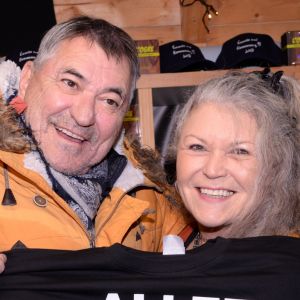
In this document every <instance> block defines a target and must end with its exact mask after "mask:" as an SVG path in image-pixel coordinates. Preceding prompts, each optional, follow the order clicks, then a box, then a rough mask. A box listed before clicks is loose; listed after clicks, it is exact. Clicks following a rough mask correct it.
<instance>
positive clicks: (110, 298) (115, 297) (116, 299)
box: [105, 293, 246, 300]
mask: <svg viewBox="0 0 300 300" xmlns="http://www.w3.org/2000/svg"><path fill="white" fill-rule="evenodd" d="M162 296H163V300H175V299H176V298H175V296H174V295H162ZM144 299H145V294H133V300H144ZM189 299H190V298H189ZM191 299H192V300H220V299H221V298H215V297H201V296H192V298H191ZM105 300H121V298H120V296H119V294H118V293H108V294H107V296H106V298H105ZM225 300H246V299H234V298H225Z"/></svg>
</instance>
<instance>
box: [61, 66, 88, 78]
mask: <svg viewBox="0 0 300 300" xmlns="http://www.w3.org/2000/svg"><path fill="white" fill-rule="evenodd" d="M62 73H63V74H71V75H73V76H75V77H77V78H78V79H81V80H86V78H85V77H84V76H83V75H82V74H81V73H79V72H78V71H76V70H75V69H65V70H63V71H62Z"/></svg>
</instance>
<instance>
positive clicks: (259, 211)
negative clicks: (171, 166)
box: [172, 71, 300, 237]
mask: <svg viewBox="0 0 300 300" xmlns="http://www.w3.org/2000/svg"><path fill="white" fill-rule="evenodd" d="M260 75H261V74H259V73H257V72H256V73H254V72H253V73H246V72H242V71H231V72H229V73H227V74H225V75H224V76H222V77H218V78H215V79H210V80H208V81H206V82H204V83H202V84H200V85H199V86H198V87H197V88H196V90H195V92H194V93H193V95H192V96H191V97H190V99H189V100H188V102H187V103H186V104H185V106H184V107H183V109H182V110H181V111H180V113H179V115H178V118H177V123H176V124H177V127H176V129H175V133H174V141H173V147H172V149H173V156H174V155H176V146H177V143H178V139H179V137H180V134H181V130H182V127H183V125H184V123H185V120H187V118H188V117H189V115H190V113H191V111H192V110H193V109H194V108H196V107H198V106H199V105H201V104H202V103H208V102H213V103H218V104H221V105H226V106H229V107H235V108H236V109H237V110H238V111H239V110H240V111H244V112H246V113H248V114H250V115H251V116H253V117H254V119H255V120H256V123H257V127H258V137H257V141H256V148H257V149H256V151H257V159H258V162H259V176H258V178H257V180H256V191H255V194H254V195H253V196H254V197H255V199H257V201H255V203H256V204H255V206H253V207H252V209H251V211H250V212H249V213H248V215H247V216H246V217H245V218H243V220H240V222H239V224H236V225H235V226H233V228H232V229H231V232H230V233H229V235H230V236H231V237H246V236H260V235H281V234H282V235H287V234H290V233H293V232H294V233H299V231H300V201H299V196H300V131H299V128H300V125H299V120H300V85H299V83H298V82H297V81H296V80H295V79H292V78H290V77H287V76H282V77H281V74H280V75H279V76H277V79H276V80H277V82H276V84H275V86H276V89H277V90H275V89H274V86H272V80H273V81H274V76H273V75H268V76H265V77H264V76H260ZM277 75H278V74H277ZM280 77H281V78H280ZM278 84H279V85H280V87H279V88H278ZM174 149H175V150H174Z"/></svg>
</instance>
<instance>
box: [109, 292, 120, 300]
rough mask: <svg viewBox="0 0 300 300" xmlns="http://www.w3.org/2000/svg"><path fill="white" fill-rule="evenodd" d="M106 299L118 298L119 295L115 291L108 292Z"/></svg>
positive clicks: (116, 299)
mask: <svg viewBox="0 0 300 300" xmlns="http://www.w3.org/2000/svg"><path fill="white" fill-rule="evenodd" d="M106 300H120V297H119V295H118V294H117V293H108V294H107V296H106Z"/></svg>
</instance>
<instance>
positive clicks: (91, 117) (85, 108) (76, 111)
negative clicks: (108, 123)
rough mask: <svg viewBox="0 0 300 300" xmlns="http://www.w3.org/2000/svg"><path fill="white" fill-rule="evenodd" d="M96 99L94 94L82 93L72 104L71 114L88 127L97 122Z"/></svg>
mask: <svg viewBox="0 0 300 300" xmlns="http://www.w3.org/2000/svg"><path fill="white" fill-rule="evenodd" d="M95 105H96V100H95V98H94V97H93V96H92V95H81V96H80V97H78V98H77V99H76V100H75V101H74V102H73V104H72V107H71V109H70V111H71V115H72V117H73V119H74V120H75V121H76V123H77V124H78V125H80V126H82V127H88V126H91V125H93V124H94V123H95V109H96V107H95Z"/></svg>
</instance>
